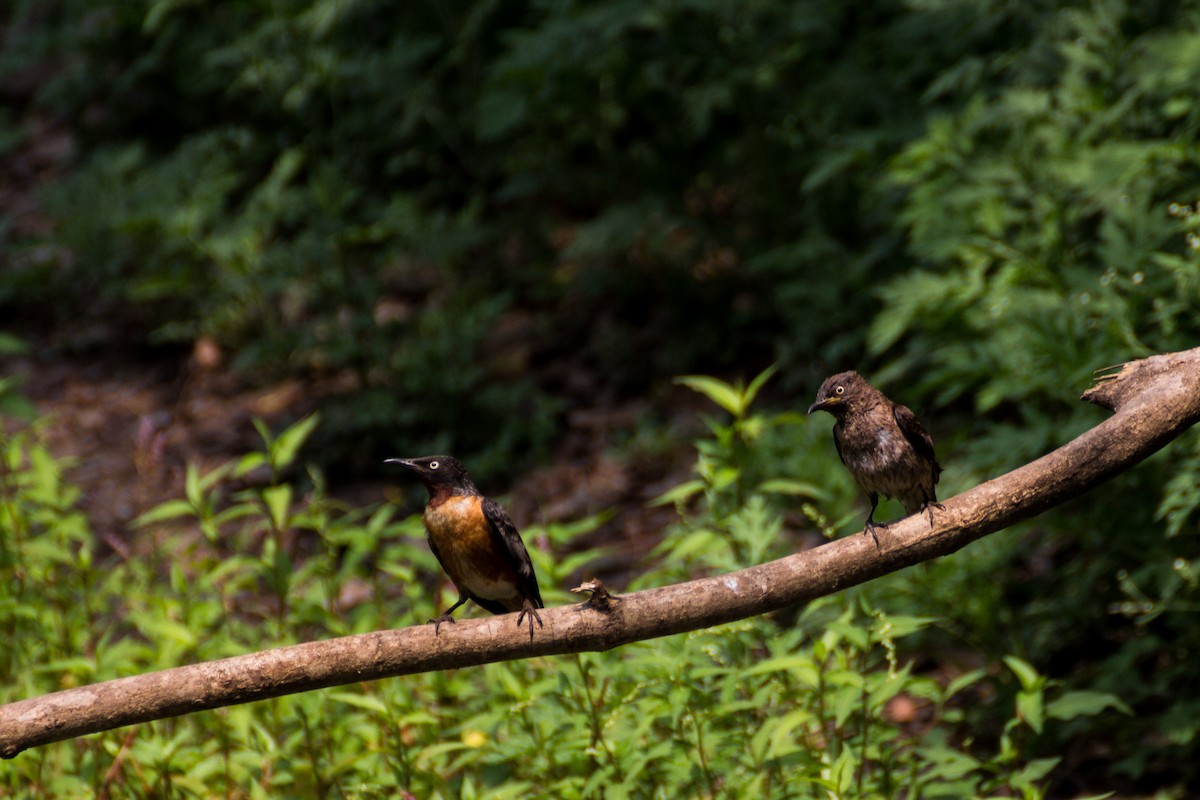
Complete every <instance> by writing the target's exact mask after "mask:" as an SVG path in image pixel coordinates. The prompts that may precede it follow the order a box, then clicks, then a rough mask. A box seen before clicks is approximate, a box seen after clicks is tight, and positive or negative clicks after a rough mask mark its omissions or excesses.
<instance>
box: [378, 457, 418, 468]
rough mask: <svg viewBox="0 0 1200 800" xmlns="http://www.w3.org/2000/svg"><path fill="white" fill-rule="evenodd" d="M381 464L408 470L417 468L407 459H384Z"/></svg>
mask: <svg viewBox="0 0 1200 800" xmlns="http://www.w3.org/2000/svg"><path fill="white" fill-rule="evenodd" d="M383 463H385V464H399V465H400V466H402V467H408V468H409V469H415V468H416V466H417V465H416V464H414V463H413V462H412V461H410V460H409V459H407V458H388V459H385V460H384V462H383Z"/></svg>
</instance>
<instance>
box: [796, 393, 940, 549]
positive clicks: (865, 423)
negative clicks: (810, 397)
mask: <svg viewBox="0 0 1200 800" xmlns="http://www.w3.org/2000/svg"><path fill="white" fill-rule="evenodd" d="M814 411H828V412H829V413H830V414H832V415H833V416H834V418H835V419H837V422H836V423H834V426H833V443H834V444H835V445H836V446H837V451H838V455H839V456H841V459H842V463H843V464H845V465H846V468H847V469H848V470H850V474H851V475H853V476H854V480H855V482H856V483H857V484H858V486H859V488H860V489H862V490H863V491H864V492H866V493H867V498H868V499H869V500H870V501H871V513H870V514H868V515H867V525H866V529H867V531H868V532H870V534H871V536H872V537H875V528H876V527H882V526H878V525H877V523H876V522H875V508H876V506H878V505H879V495H883V496H884V497H895V498H896V499H897V500H899V501H900V502H901V503H902V504H903V505H904V510H905V511H906V512H907V513H909V514H915V513H917V512H918V511H927V512H928V513H929V525H930V527H933V506H937V507H938V508H942V507H943V506H942V505H941V504H940V503H938V501H937V493H936V492H935V491H934V486H936V485H937V482H938V476H940V475H941V474H942V468H941V466H940V465H939V464H938V462H937V456H936V455H935V454H934V452H933V439H931V438H930V436H929V434H928V433H926V432H925V428H923V427H922V426H921V422H920V421H919V420H918V419H917V416H916V414H914V413H913V412H912V410H911V409H909V408H908V406H902V405H900V404H899V403H893V402H892V401H891V400H889V399H888V398H887V397H886V396H885V395H884V394H883V392H881V391H879V390H878V389H876V388H875V387H874V386H872V385H871V384H869V383H867V381H866V379H864V378H863V377H862V376H861V375H859V374H858V373H857V372H854V371H850V372H839V373H838V374H837V375H833V376H831V377H829V378H826V379H825V382H824V383H822V384H821V388H820V389H818V390H817V399H816V402H814V403H813V404H812V405H811V406H810V407H809V409H808V413H809V414H811V413H813V412H814ZM875 541H876V544H878V542H879V540H878V538H876V539H875Z"/></svg>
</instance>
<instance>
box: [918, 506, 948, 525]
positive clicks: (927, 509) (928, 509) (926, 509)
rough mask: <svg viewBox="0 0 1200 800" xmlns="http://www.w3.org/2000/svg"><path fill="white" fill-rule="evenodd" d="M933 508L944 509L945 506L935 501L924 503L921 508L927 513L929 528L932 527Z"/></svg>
mask: <svg viewBox="0 0 1200 800" xmlns="http://www.w3.org/2000/svg"><path fill="white" fill-rule="evenodd" d="M935 508H936V509H937V510H938V511H945V510H946V507H945V506H944V505H942V504H941V503H937V502H929V503H926V504H925V507H924V509H923V510H924V511H925V513H926V514H928V515H929V527H930V528H932V527H933V510H934V509H935Z"/></svg>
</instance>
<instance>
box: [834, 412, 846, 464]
mask: <svg viewBox="0 0 1200 800" xmlns="http://www.w3.org/2000/svg"><path fill="white" fill-rule="evenodd" d="M841 424H842V423H841V422H840V421H839V422H838V423H837V425H834V426H833V446H834V447H836V448H837V451H838V458H840V459H841V460H842V463H843V464H845V463H846V456H845V455H843V454H842V430H841V427H840V426H841Z"/></svg>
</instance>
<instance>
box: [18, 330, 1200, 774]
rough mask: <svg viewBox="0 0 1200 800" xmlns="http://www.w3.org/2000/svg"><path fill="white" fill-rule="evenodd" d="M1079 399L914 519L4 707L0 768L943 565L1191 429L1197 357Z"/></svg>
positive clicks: (1136, 372)
mask: <svg viewBox="0 0 1200 800" xmlns="http://www.w3.org/2000/svg"><path fill="white" fill-rule="evenodd" d="M1083 399H1084V400H1087V401H1089V402H1092V403H1095V404H1097V405H1100V406H1103V407H1105V408H1108V409H1110V410H1112V411H1114V412H1115V413H1114V415H1113V416H1112V417H1111V418H1109V419H1107V420H1105V421H1104V422H1102V423H1100V424H1099V425H1097V426H1096V427H1094V428H1092V429H1091V430H1089V431H1087V432H1086V433H1084V434H1082V435H1081V436H1079V437H1078V438H1076V439H1074V440H1073V441H1071V442H1069V443H1067V444H1066V445H1064V446H1062V447H1060V448H1059V449H1057V450H1055V451H1053V452H1051V453H1049V454H1048V455H1045V456H1043V457H1042V458H1039V459H1038V460H1036V461H1034V462H1032V463H1030V464H1027V465H1025V466H1023V467H1020V468H1019V469H1016V470H1013V471H1012V472H1009V473H1007V474H1005V475H1003V476H1001V477H999V478H996V479H994V480H991V481H988V482H987V483H984V484H981V485H979V486H976V487H975V488H974V489H971V490H969V491H966V492H963V493H962V494H960V495H957V496H956V497H953V498H951V499H949V500H946V501H945V510H942V511H939V512H937V513H935V514H934V523H935V525H934V527H933V528H930V527H929V523H928V519H927V517H926V516H925V515H923V514H917V515H914V516H911V517H908V518H906V519H904V520H901V521H899V522H896V523H893V524H891V525H889V526H888V527H887V528H881V529H879V547H878V549H877V548H876V546H875V543H874V542H873V541H872V540H871V537H869V536H847V537H845V538H843V539H839V540H837V541H833V542H829V543H828V544H825V545H822V546H820V547H817V548H814V549H812V550H807V551H804V552H802V553H797V554H795V555H792V556H788V557H786V558H782V559H779V560H777V561H772V562H770V563H767V564H762V565H759V566H756V567H750V568H748V569H743V570H740V571H738V572H733V573H730V574H728V575H718V576H715V577H711V578H704V579H702V580H696V581H690V582H688V583H681V584H675V585H673V586H664V587H661V588H658V589H649V590H646V591H642V592H636V593H633V594H627V595H619V596H610V595H609V594H608V593H607V592H605V591H604V590H603V587H602V586H600V585H599V584H598V582H597V583H596V584H595V585H593V586H591V587H589V588H588V590H590V591H592V592H593V598H592V599H591V600H589V601H588V602H586V603H582V604H579V605H574V606H559V607H557V608H552V609H546V610H544V611H543V612H542V620H543V621H544V622H545V628H539V629H538V631H537V635H536V636H535V637H534V638H533V640H532V641H530V639H529V636H528V634H527V633H526V632H525V631H524V629H523V628H518V627H517V626H516V625H515V624H514V617H513V615H511V614H509V615H505V616H500V617H488V618H486V619H476V620H463V621H460V622H458V623H456V624H454V625H446V626H443V627H442V632H441V635H440V636H435V634H434V627H433V626H432V625H418V626H414V627H409V628H403V629H400V630H389V631H377V632H375V633H368V634H362V635H359V636H347V637H343V638H339V639H331V640H326V641H319V642H309V643H307V644H300V645H294V646H291V647H282V648H278V649H275V650H266V651H263V652H259V653H251V654H249V655H244V656H238V657H235V658H226V659H222V660H220V661H211V662H206V663H201V664H193V665H191V666H185V667H177V668H175V669H169V670H163V671H161V672H152V673H148V674H143V675H136V676H132V677H128V678H121V679H118V680H112V681H106V682H104V683H99V684H94V685H91V686H84V687H79V688H75V689H68V690H65V691H61V692H55V693H53V694H49V695H45V696H42V697H34V698H30V699H27V700H22V701H19V702H15V703H9V704H8V705H5V706H0V756H3V757H5V758H12V757H13V756H15V755H17V754H18V753H20V752H21V751H22V750H24V749H26V748H29V747H34V746H37V745H41V744H47V743H49V742H55V741H61V740H63V739H69V738H72V737H75V736H81V735H84V734H88V733H96V732H98V731H104V730H109V729H112V728H117V727H120V726H123V725H131V724H134V723H138V722H147V721H150V720H154V719H163V718H166V717H173V716H178V715H180V714H187V713H190V712H193V711H202V710H205V709H212V708H218V707H221V706H227V705H235V704H238V703H247V702H251V701H254V700H263V699H266V698H270V697H278V696H280V695H285V694H291V693H294V692H303V691H307V690H310V689H320V688H324V687H328V686H337V685H341V684H346V683H355V682H359V681H368V680H376V679H379V678H387V677H392V676H396V675H408V674H413V673H417V672H426V671H432V670H441V669H450V668H454V667H466V666H474V665H478V664H486V663H491V662H495V661H506V660H511V659H517V658H528V657H530V656H541V655H558V654H561V653H577V652H585V651H603V650H609V649H611V648H614V647H618V646H620V645H623V644H628V643H629V642H635V641H640V640H644V639H652V638H656V637H660V636H670V635H672V634H677V633H683V632H686V631H692V630H697V629H700V628H706V627H710V626H713V625H719V624H721V623H724V622H731V621H733V620H737V619H743V618H745V617H750V616H754V615H756V614H762V613H765V612H768V611H774V610H777V609H781V608H785V607H788V606H791V605H795V604H797V603H802V602H805V601H808V600H812V599H814V598H817V597H821V596H823V595H827V594H832V593H833V592H837V591H839V590H841V589H845V588H846V587H849V586H854V585H857V584H860V583H864V582H866V581H869V580H872V579H874V578H877V577H879V576H881V575H885V574H887V573H889V572H895V571H897V570H900V569H902V568H904V567H907V566H911V565H912V564H916V563H919V562H921V561H927V560H930V559H933V558H937V557H938V556H944V555H947V554H949V553H953V552H955V551H957V550H959V549H961V548H962V547H964V546H966V545H967V544H969V543H970V542H972V541H974V540H976V539H978V538H980V537H981V536H985V535H986V534H989V533H992V532H994V531H997V530H1000V529H1002V528H1005V527H1008V526H1010V525H1012V524H1013V523H1015V522H1018V521H1020V520H1023V519H1027V518H1029V517H1032V516H1035V515H1036V514H1039V513H1041V512H1043V511H1045V510H1046V509H1048V508H1050V507H1052V506H1055V505H1058V504H1060V503H1063V502H1065V501H1066V500H1069V499H1070V498H1072V497H1076V496H1078V495H1080V494H1083V493H1084V492H1086V491H1088V490H1089V489H1092V488H1094V487H1095V486H1097V485H1098V484H1100V483H1102V482H1104V481H1106V480H1108V479H1109V478H1111V477H1112V476H1113V475H1116V474H1117V473H1119V472H1122V471H1124V470H1127V469H1129V468H1130V467H1132V466H1134V465H1135V464H1137V463H1138V462H1140V461H1142V460H1143V459H1145V458H1146V457H1148V456H1149V455H1151V454H1152V453H1154V452H1155V451H1157V450H1158V449H1159V448H1161V447H1163V446H1164V445H1166V444H1167V443H1168V442H1170V441H1171V440H1173V439H1175V438H1176V437H1177V436H1179V435H1180V434H1181V433H1182V432H1183V431H1185V430H1186V429H1187V428H1189V427H1190V426H1191V425H1193V424H1194V423H1195V422H1197V421H1198V420H1200V348H1197V349H1193V350H1188V351H1185V352H1181V353H1171V354H1167V355H1160V356H1154V357H1152V358H1147V359H1144V360H1141V361H1135V362H1131V363H1129V364H1126V365H1125V366H1124V367H1122V368H1121V369H1120V371H1119V372H1117V373H1115V374H1110V375H1105V376H1103V377H1101V378H1100V379H1099V380H1098V381H1097V384H1096V385H1095V386H1094V387H1092V388H1091V389H1089V390H1088V391H1087V392H1085V393H1084V395H1083Z"/></svg>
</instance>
